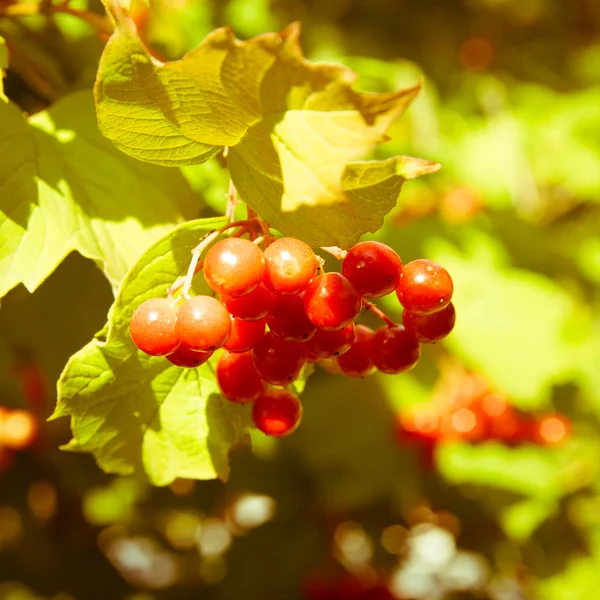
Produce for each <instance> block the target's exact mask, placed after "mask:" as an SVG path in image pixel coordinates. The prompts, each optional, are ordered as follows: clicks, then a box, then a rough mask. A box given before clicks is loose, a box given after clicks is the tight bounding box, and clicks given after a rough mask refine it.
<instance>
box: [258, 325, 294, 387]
mask: <svg viewBox="0 0 600 600" xmlns="http://www.w3.org/2000/svg"><path fill="white" fill-rule="evenodd" d="M252 359H253V360H254V366H255V367H256V370H257V371H258V372H259V373H260V375H261V377H262V378H263V379H264V380H265V381H266V382H267V383H272V384H273V385H287V384H289V383H292V382H293V381H295V380H296V379H297V378H298V376H299V375H300V371H301V370H302V367H304V365H305V364H306V350H305V349H304V346H303V345H302V344H299V343H298V342H290V341H289V340H284V339H282V338H280V337H277V336H276V335H275V334H274V333H273V332H271V331H269V332H268V333H266V334H265V335H264V337H263V339H262V340H260V342H258V344H256V346H254V349H253V350H252Z"/></svg>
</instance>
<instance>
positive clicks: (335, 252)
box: [321, 246, 348, 260]
mask: <svg viewBox="0 0 600 600" xmlns="http://www.w3.org/2000/svg"><path fill="white" fill-rule="evenodd" d="M321 250H323V251H325V252H327V253H329V254H331V256H333V257H334V258H337V259H338V260H344V258H346V254H348V252H347V251H346V250H342V249H341V248H339V247H338V246H321Z"/></svg>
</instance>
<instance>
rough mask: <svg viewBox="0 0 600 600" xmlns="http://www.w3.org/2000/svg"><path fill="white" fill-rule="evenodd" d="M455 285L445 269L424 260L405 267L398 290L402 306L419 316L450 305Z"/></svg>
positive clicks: (414, 261) (410, 263)
mask: <svg viewBox="0 0 600 600" xmlns="http://www.w3.org/2000/svg"><path fill="white" fill-rule="evenodd" d="M453 292H454V284H453V283H452V278H451V277H450V274H449V273H448V271H446V269H444V267H442V266H441V265H439V264H438V263H436V262H433V261H432V260H426V259H424V258H422V259H419V260H413V261H412V262H409V263H408V264H406V265H404V268H403V269H402V273H401V275H400V283H399V284H398V287H397V288H396V294H397V295H398V300H400V303H401V304H402V306H403V307H404V308H405V309H406V310H409V311H410V312H414V313H417V314H422V315H427V314H431V313H434V312H437V311H438V310H442V308H445V307H446V306H448V304H450V300H451V299H452V293H453Z"/></svg>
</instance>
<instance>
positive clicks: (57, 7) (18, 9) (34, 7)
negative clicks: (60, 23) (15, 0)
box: [0, 2, 113, 35]
mask: <svg viewBox="0 0 600 600" xmlns="http://www.w3.org/2000/svg"><path fill="white" fill-rule="evenodd" d="M56 13H63V14H65V15H71V16H73V17H76V18H77V19H81V20H82V21H85V22H86V23H88V24H89V25H91V26H92V27H94V28H95V29H97V30H98V31H101V32H102V33H106V34H108V35H111V34H112V33H113V27H112V25H111V24H110V23H109V21H108V20H107V19H105V18H104V17H102V16H100V15H98V14H96V13H93V12H90V11H87V10H82V9H79V8H73V7H72V6H69V5H68V3H67V2H63V3H61V4H48V3H45V2H42V3H23V4H21V3H20V4H9V5H8V6H6V7H5V8H3V9H2V10H0V16H3V17H27V16H30V15H46V16H48V17H50V16H52V15H54V14H56Z"/></svg>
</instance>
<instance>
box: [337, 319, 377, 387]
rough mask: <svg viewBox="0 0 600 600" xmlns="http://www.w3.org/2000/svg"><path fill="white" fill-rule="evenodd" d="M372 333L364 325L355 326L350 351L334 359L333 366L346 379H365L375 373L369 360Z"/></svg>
mask: <svg viewBox="0 0 600 600" xmlns="http://www.w3.org/2000/svg"><path fill="white" fill-rule="evenodd" d="M374 335H375V333H374V331H373V330H372V329H371V328H370V327H367V326H365V325H357V326H356V329H355V332H354V343H353V344H352V346H351V347H350V350H348V351H347V352H344V354H342V355H341V356H338V357H336V358H335V359H334V364H335V365H336V366H337V367H338V368H339V370H340V371H341V372H342V373H343V374H344V375H346V376H348V377H366V376H367V375H370V374H371V373H374V372H375V365H373V361H372V360H371V344H372V342H373V337H374Z"/></svg>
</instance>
